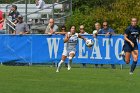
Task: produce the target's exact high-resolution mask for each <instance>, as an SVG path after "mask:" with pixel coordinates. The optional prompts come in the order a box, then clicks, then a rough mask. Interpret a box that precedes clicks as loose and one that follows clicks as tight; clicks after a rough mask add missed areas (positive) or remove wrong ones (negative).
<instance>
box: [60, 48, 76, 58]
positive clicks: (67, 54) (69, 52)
mask: <svg viewBox="0 0 140 93" xmlns="http://www.w3.org/2000/svg"><path fill="white" fill-rule="evenodd" d="M71 53H74V54H75V51H74V50H71V51H67V50H66V49H64V50H63V53H62V55H64V56H69V55H70V54H71Z"/></svg>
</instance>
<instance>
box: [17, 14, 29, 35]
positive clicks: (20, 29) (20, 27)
mask: <svg viewBox="0 0 140 93" xmlns="http://www.w3.org/2000/svg"><path fill="white" fill-rule="evenodd" d="M17 20H18V23H17V24H16V28H15V31H14V34H20V35H23V34H28V33H29V27H28V25H27V24H26V23H25V22H24V21H23V16H22V15H19V16H18V19H17Z"/></svg>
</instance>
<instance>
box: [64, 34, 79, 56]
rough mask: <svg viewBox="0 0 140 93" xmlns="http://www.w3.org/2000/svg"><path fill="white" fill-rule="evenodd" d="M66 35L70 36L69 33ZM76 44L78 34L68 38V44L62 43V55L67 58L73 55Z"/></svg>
mask: <svg viewBox="0 0 140 93" xmlns="http://www.w3.org/2000/svg"><path fill="white" fill-rule="evenodd" d="M68 35H70V32H68ZM77 43H78V33H75V34H74V35H72V36H71V37H70V39H69V41H68V42H66V43H64V50H63V54H62V55H64V56H69V54H70V53H74V54H75V53H76V45H77Z"/></svg>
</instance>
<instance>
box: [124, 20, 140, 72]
mask: <svg viewBox="0 0 140 93" xmlns="http://www.w3.org/2000/svg"><path fill="white" fill-rule="evenodd" d="M137 24H138V20H137V18H132V19H131V25H130V26H128V27H127V29H126V30H125V33H124V40H125V41H124V47H123V49H124V52H125V62H126V64H129V63H130V57H131V55H132V57H133V63H132V65H131V69H130V74H133V72H134V70H135V68H136V65H137V61H138V44H137V40H138V39H140V28H139V26H138V25H137Z"/></svg>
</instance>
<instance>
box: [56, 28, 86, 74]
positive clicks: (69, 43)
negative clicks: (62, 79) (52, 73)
mask: <svg viewBox="0 0 140 93" xmlns="http://www.w3.org/2000/svg"><path fill="white" fill-rule="evenodd" d="M75 31H76V27H75V26H71V28H70V32H68V33H67V34H66V35H65V38H64V43H65V44H64V50H63V54H62V58H61V61H60V62H59V64H58V67H57V70H56V72H59V70H60V67H61V64H62V63H64V61H65V59H66V58H67V56H68V58H69V62H68V70H70V69H71V66H70V63H72V59H73V57H74V56H75V53H76V45H77V43H78V38H81V39H83V40H84V41H86V39H85V38H84V37H82V36H81V35H79V34H78V33H76V32H75Z"/></svg>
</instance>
